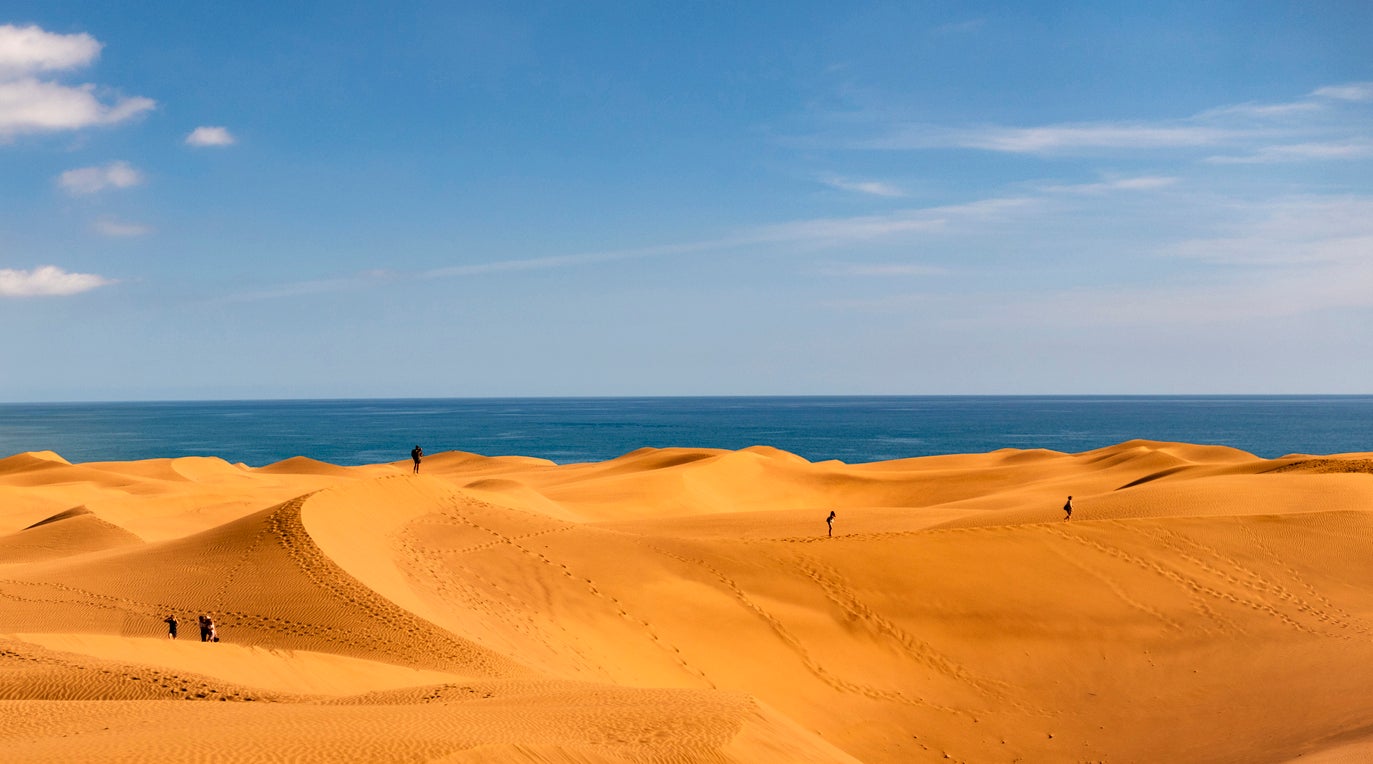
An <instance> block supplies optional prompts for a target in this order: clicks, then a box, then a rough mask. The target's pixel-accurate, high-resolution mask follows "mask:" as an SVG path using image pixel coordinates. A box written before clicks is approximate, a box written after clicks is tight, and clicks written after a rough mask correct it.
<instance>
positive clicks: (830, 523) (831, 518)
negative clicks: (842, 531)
mask: <svg viewBox="0 0 1373 764" xmlns="http://www.w3.org/2000/svg"><path fill="white" fill-rule="evenodd" d="M825 525H826V526H828V527H829V535H831V536H833V535H834V510H832V509H831V510H830V516H829V517H826V518H825Z"/></svg>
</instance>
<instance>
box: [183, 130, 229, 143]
mask: <svg viewBox="0 0 1373 764" xmlns="http://www.w3.org/2000/svg"><path fill="white" fill-rule="evenodd" d="M237 142H238V141H237V139H236V138H234V136H233V134H232V133H230V132H229V128H227V127H206V126H202V127H197V128H196V129H194V130H192V131H191V133H190V135H187V136H186V145H188V146H232V145H234V144H235V143H237Z"/></svg>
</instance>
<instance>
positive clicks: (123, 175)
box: [57, 162, 143, 195]
mask: <svg viewBox="0 0 1373 764" xmlns="http://www.w3.org/2000/svg"><path fill="white" fill-rule="evenodd" d="M142 182H143V174H142V173H140V172H139V171H138V170H137V169H135V168H134V166H133V165H131V164H129V163H128V162H110V163H109V164H107V165H104V166H103V167H81V168H78V169H75V170H67V171H66V172H64V173H62V174H61V175H60V176H58V178H57V185H59V186H61V187H62V188H63V189H64V190H66V192H67V193H69V194H72V195H84V194H94V193H96V192H97V191H104V190H105V189H107V188H129V187H131V186H137V185H139V184H141V183H142Z"/></svg>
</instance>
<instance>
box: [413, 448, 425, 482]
mask: <svg viewBox="0 0 1373 764" xmlns="http://www.w3.org/2000/svg"><path fill="white" fill-rule="evenodd" d="M421 456H424V449H422V448H420V447H419V444H418V443H417V444H415V447H414V448H412V449H410V459H411V460H413V461H414V462H415V474H416V475H418V474H420V457H421Z"/></svg>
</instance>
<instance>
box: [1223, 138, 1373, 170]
mask: <svg viewBox="0 0 1373 764" xmlns="http://www.w3.org/2000/svg"><path fill="white" fill-rule="evenodd" d="M1368 157H1373V141H1364V140H1356V141H1344V142H1339V143H1291V144H1278V145H1274V146H1262V147H1260V148H1259V149H1257V150H1256V151H1254V152H1253V153H1252V154H1234V155H1228V156H1227V155H1221V156H1212V157H1207V158H1206V160H1205V161H1207V162H1209V163H1211V164H1277V163H1279V162H1310V161H1319V160H1337V159H1365V158H1368Z"/></svg>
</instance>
